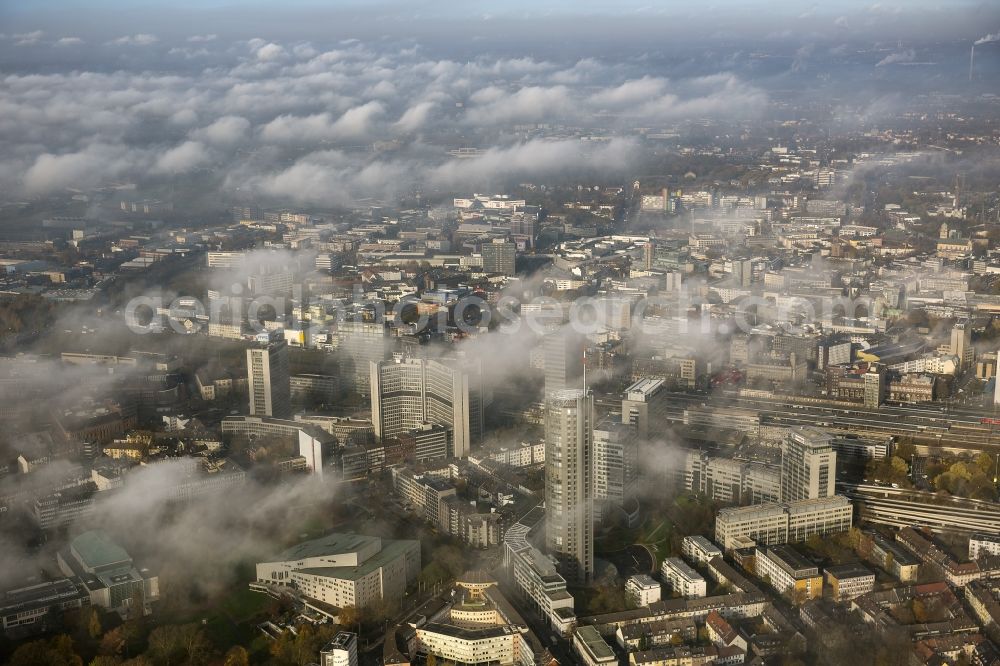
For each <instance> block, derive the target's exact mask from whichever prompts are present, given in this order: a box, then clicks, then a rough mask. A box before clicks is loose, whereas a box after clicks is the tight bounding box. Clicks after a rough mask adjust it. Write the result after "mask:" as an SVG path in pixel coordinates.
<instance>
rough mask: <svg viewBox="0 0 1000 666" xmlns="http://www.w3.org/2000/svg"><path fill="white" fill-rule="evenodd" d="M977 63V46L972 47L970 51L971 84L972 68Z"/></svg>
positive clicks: (970, 80) (970, 79)
mask: <svg viewBox="0 0 1000 666" xmlns="http://www.w3.org/2000/svg"><path fill="white" fill-rule="evenodd" d="M975 62H976V45H975V44H973V45H972V50H971V51H969V82H970V83H971V82H972V66H973V65H974V64H975Z"/></svg>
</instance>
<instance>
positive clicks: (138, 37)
mask: <svg viewBox="0 0 1000 666" xmlns="http://www.w3.org/2000/svg"><path fill="white" fill-rule="evenodd" d="M158 41H160V38H159V37H157V36H156V35H151V34H149V33H145V32H141V33H137V34H135V35H124V36H122V37H119V38H117V39H112V40H111V41H110V42H108V44H111V45H113V46H149V45H151V44H155V43H156V42H158Z"/></svg>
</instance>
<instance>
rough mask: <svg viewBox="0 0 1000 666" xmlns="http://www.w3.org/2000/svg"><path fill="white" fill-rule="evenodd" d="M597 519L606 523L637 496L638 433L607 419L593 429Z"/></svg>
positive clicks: (629, 427) (595, 517) (595, 513)
mask: <svg viewBox="0 0 1000 666" xmlns="http://www.w3.org/2000/svg"><path fill="white" fill-rule="evenodd" d="M593 461H594V464H593V484H594V519H595V520H597V521H601V520H604V519H605V518H607V517H608V516H610V515H612V514H613V513H614V512H615V511H619V510H621V509H622V507H623V506H624V505H625V501H626V500H627V499H630V498H632V497H634V496H635V491H636V487H635V486H636V482H637V480H638V477H639V438H638V437H637V436H636V433H635V429H634V428H632V427H631V426H630V425H628V424H625V423H619V422H618V421H617V420H613V419H610V418H606V419H604V420H602V421H601V422H600V423H599V424H597V425H596V426H595V427H594V455H593Z"/></svg>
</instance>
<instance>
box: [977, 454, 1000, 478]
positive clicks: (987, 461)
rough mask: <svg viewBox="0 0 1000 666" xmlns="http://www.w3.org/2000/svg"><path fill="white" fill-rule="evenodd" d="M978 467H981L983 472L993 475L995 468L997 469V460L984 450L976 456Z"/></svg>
mask: <svg viewBox="0 0 1000 666" xmlns="http://www.w3.org/2000/svg"><path fill="white" fill-rule="evenodd" d="M976 467H978V468H979V469H981V470H982V471H983V474H989V475H990V476H993V470H994V469H996V461H994V459H993V456H991V455H990V454H988V453H986V452H985V451H984V452H982V453H980V454H979V455H978V456H976Z"/></svg>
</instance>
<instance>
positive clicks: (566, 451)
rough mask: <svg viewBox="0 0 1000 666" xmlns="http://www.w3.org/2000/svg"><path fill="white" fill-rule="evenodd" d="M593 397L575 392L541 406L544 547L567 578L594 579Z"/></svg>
mask: <svg viewBox="0 0 1000 666" xmlns="http://www.w3.org/2000/svg"><path fill="white" fill-rule="evenodd" d="M593 437H594V397H593V396H592V395H591V394H590V393H588V392H587V391H584V390H581V389H567V390H563V391H555V392H553V393H550V394H549V395H548V396H547V398H546V402H545V524H546V530H545V545H546V549H547V550H548V552H549V553H550V554H552V555H553V556H555V558H556V560H557V561H558V562H559V565H560V568H561V569H562V571H563V572H564V575H565V576H566V577H567V578H569V579H575V580H579V581H581V582H589V581H590V579H591V577H592V576H593V575H594V492H593V456H594V445H593Z"/></svg>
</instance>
